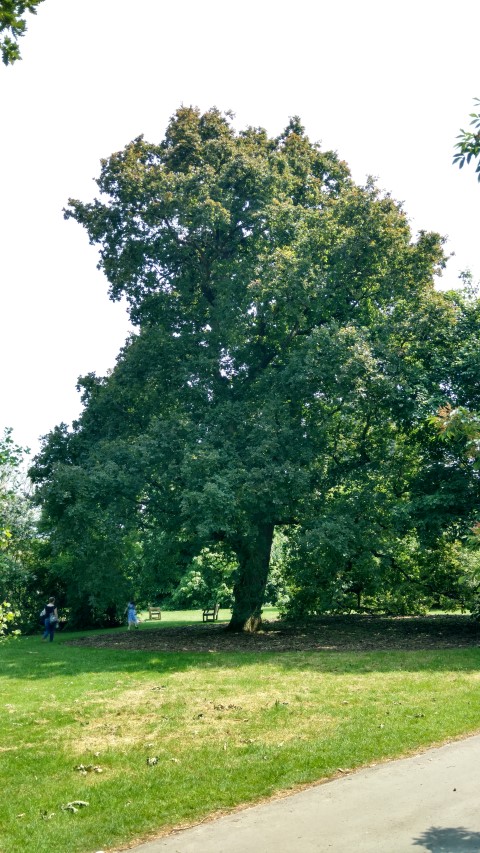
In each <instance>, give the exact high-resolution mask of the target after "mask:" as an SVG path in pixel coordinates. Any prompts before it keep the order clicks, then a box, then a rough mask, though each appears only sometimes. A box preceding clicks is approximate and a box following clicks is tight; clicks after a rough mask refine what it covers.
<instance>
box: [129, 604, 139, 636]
mask: <svg viewBox="0 0 480 853" xmlns="http://www.w3.org/2000/svg"><path fill="white" fill-rule="evenodd" d="M127 622H128V630H130V628H138V616H137V608H136V607H135V602H134V601H129V602H128V604H127Z"/></svg>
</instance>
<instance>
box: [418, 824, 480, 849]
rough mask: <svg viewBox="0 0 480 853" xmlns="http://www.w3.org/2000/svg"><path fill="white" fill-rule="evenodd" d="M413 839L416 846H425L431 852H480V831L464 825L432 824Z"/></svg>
mask: <svg viewBox="0 0 480 853" xmlns="http://www.w3.org/2000/svg"><path fill="white" fill-rule="evenodd" d="M412 841H413V844H414V846H417V847H423V849H424V850H430V851H431V853H479V850H480V832H473V831H472V830H471V829H465V827H463V826H458V827H445V828H443V827H436V826H432V827H430V829H427V830H425V832H423V833H422V835H420V836H419V837H418V838H414V839H412Z"/></svg>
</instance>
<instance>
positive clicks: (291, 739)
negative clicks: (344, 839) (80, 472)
mask: <svg viewBox="0 0 480 853" xmlns="http://www.w3.org/2000/svg"><path fill="white" fill-rule="evenodd" d="M222 615H223V614H222ZM225 615H226V616H228V614H225ZM192 616H193V614H190V615H189V618H190V619H192ZM182 617H183V619H185V618H188V617H187V616H186V614H182ZM195 618H197V619H198V614H195ZM170 620H171V621H170ZM181 621H182V618H181V617H180V616H179V614H173V613H171V614H167V613H164V614H163V617H162V622H159V623H149V625H148V628H150V629H151V628H152V627H154V626H155V627H157V626H158V630H162V628H163V627H164V626H165V625H167V624H170V625H172V624H174V625H175V624H177V623H178V622H181ZM142 628H143V625H142V626H141V627H140V631H141V630H142ZM120 630H122V631H124V630H125V629H120ZM71 638H72V635H71V634H70V635H68V634H63V635H62V634H59V635H58V636H57V637H56V638H55V642H54V643H42V642H41V640H40V637H39V636H36V637H25V638H20V639H19V640H16V641H12V642H9V643H7V644H3V645H2V646H1V647H0V682H1V701H0V784H1V791H2V796H1V801H0V851H2V853H25V851H27V850H29V851H34V853H47V851H48V853H51V850H52V849H54V850H61V851H68V853H76V851H78V853H90V851H97V850H107V849H108V848H117V847H118V848H119V847H122V845H123V846H126V845H128V843H129V842H131V841H133V840H134V839H142V838H147V837H148V836H149V834H155V833H156V832H160V831H161V830H165V829H168V828H169V827H172V826H175V825H179V824H181V823H186V822H189V821H191V822H194V821H196V820H198V819H199V818H201V817H203V816H205V815H207V814H210V813H213V812H215V811H217V810H221V809H225V810H228V809H230V808H233V807H234V806H236V805H237V804H239V803H247V802H252V801H255V800H259V799H261V798H262V797H268V796H270V795H272V794H274V793H275V792H277V791H284V790H289V789H294V788H295V787H296V786H298V785H301V784H305V783H308V782H312V781H315V780H318V779H323V778H327V777H330V776H334V775H336V774H338V772H339V771H341V770H343V771H345V770H348V769H353V768H355V767H359V766H360V765H364V764H370V763H372V762H377V761H382V760H385V759H387V758H390V757H393V756H398V755H402V754H405V753H408V752H410V751H414V750H418V749H422V748H423V747H426V746H427V745H430V744H433V743H440V742H442V741H445V740H447V739H449V738H454V737H459V736H461V735H463V734H469V733H472V732H476V731H478V730H480V708H479V703H478V688H479V680H480V672H479V665H480V649H479V648H458V649H443V650H428V651H405V650H402V651H377V652H351V651H348V652H328V651H306V652H283V653H276V654H275V653H270V652H229V653H221V652H211V653H208V652H204V653H200V652H198V653H185V652H183V653H182V652H162V653H152V652H147V651H132V650H120V649H103V648H100V649H95V648H88V647H86V648H83V647H71V646H68V645H67V644H66V643H67V642H68V640H69V639H71ZM81 765H83V766H84V767H90V768H91V769H89V770H84V771H83V772H82V771H81V770H77V769H75V768H77V767H79V766H81ZM95 768H96V769H95ZM99 771H101V772H99ZM77 800H80V801H85V802H88V803H89V805H88V806H86V807H83V808H79V811H78V812H73V811H66V810H63V809H62V805H63V806H65V805H66V804H68V803H70V802H72V801H77Z"/></svg>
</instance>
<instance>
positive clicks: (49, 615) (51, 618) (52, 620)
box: [42, 595, 58, 642]
mask: <svg viewBox="0 0 480 853" xmlns="http://www.w3.org/2000/svg"><path fill="white" fill-rule="evenodd" d="M44 612H45V623H44V624H45V631H44V632H43V637H42V639H43V640H46V639H47V637H50V642H52V641H53V637H54V635H55V628H56V627H57V624H58V613H57V608H56V607H55V599H54V597H53V595H51V596H50V598H49V599H48V604H46V605H45V611H44Z"/></svg>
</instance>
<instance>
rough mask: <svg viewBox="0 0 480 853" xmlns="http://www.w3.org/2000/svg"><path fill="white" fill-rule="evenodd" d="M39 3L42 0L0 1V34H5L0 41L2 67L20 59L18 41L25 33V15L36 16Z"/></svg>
mask: <svg viewBox="0 0 480 853" xmlns="http://www.w3.org/2000/svg"><path fill="white" fill-rule="evenodd" d="M40 3H43V0H0V34H2V33H5V35H3V38H2V39H0V50H1V52H2V62H3V64H4V65H13V63H14V62H16V61H17V59H21V54H20V48H19V46H18V39H19V38H21V36H23V35H25V33H26V31H27V22H26V20H25V17H24V16H25V13H26V12H30V13H31V14H32V15H36V14H37V6H39V5H40Z"/></svg>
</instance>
